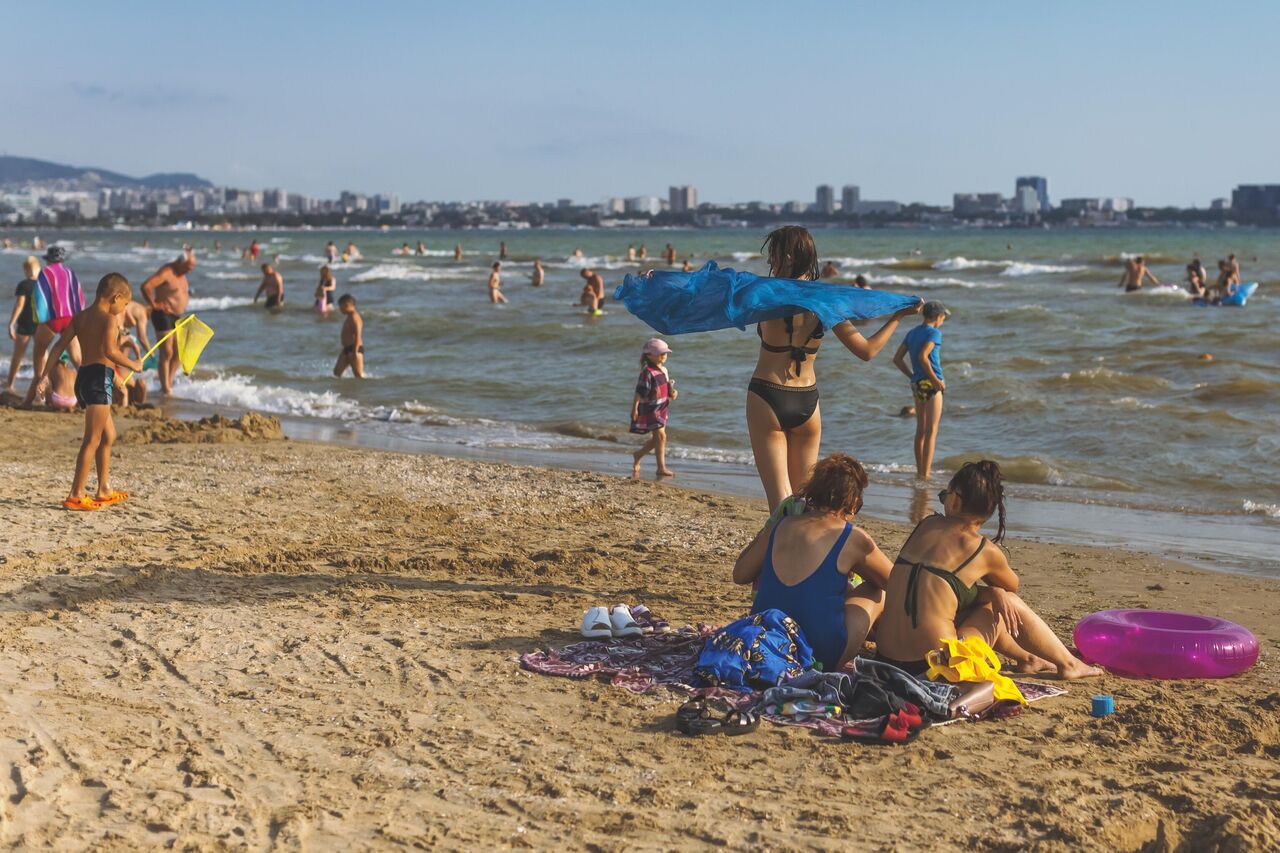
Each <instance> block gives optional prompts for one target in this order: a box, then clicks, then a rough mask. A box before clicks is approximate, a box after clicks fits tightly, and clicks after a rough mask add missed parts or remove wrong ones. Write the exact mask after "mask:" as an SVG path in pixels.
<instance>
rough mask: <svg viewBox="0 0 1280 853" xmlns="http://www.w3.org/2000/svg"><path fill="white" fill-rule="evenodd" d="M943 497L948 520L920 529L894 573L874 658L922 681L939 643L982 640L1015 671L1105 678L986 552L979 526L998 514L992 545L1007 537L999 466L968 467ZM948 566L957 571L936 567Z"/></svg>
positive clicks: (935, 519)
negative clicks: (1081, 657)
mask: <svg viewBox="0 0 1280 853" xmlns="http://www.w3.org/2000/svg"><path fill="white" fill-rule="evenodd" d="M938 499H939V500H940V501H942V506H943V509H944V511H945V513H946V514H945V515H931V516H929V517H928V518H926V519H925V520H924V521H922V522H920V524H918V525H917V526H916V529H915V530H914V531H913V532H912V533H911V536H910V537H908V538H907V541H906V542H905V543H904V544H903V546H902V551H901V552H900V553H899V555H898V559H897V560H896V561H894V564H893V571H891V572H890V573H889V586H888V588H887V589H886V590H885V604H884V611H883V612H882V614H881V616H880V619H879V621H878V622H876V657H877V659H879V660H882V661H885V662H886V663H891V664H893V665H894V666H897V667H899V668H900V669H904V670H906V671H907V672H910V673H912V674H913V675H920V674H922V673H924V672H925V671H926V670H927V669H928V665H927V664H926V663H925V655H927V654H928V653H929V652H930V651H932V650H933V649H935V648H938V646H939V644H940V641H941V640H943V639H951V638H956V637H960V638H963V637H974V636H979V637H982V638H983V639H984V640H986V641H987V643H988V644H990V645H991V646H992V647H993V648H994V649H995V650H996V651H998V652H1000V653H1001V654H1003V655H1005V656H1007V657H1010V658H1012V659H1013V660H1014V661H1015V668H1016V671H1017V672H1021V673H1030V672H1048V671H1055V670H1056V672H1057V674H1058V676H1059V677H1061V678H1088V677H1090V676H1094V675H1102V671H1101V670H1099V669H1096V668H1094V667H1091V666H1088V665H1086V664H1085V663H1084V662H1083V661H1081V660H1079V659H1078V658H1076V657H1074V656H1073V655H1072V654H1071V652H1069V651H1068V650H1067V647H1066V646H1064V645H1063V644H1062V641H1061V640H1059V639H1058V638H1057V636H1056V635H1055V634H1054V633H1053V629H1051V628H1050V627H1049V626H1048V625H1046V624H1045V622H1044V620H1043V619H1041V618H1040V617H1039V616H1038V615H1036V613H1035V611H1033V610H1032V609H1031V608H1030V607H1028V606H1027V605H1026V603H1025V602H1024V601H1023V600H1022V599H1021V598H1019V597H1018V596H1017V595H1016V593H1017V591H1018V576H1017V575H1015V574H1014V573H1013V569H1011V568H1009V561H1008V559H1007V558H1006V557H1005V555H1004V552H1003V551H1002V550H1001V549H1000V548H988V547H987V538H986V537H985V536H983V535H982V531H981V528H982V525H983V524H985V523H986V522H987V521H988V520H989V519H990V518H991V516H992V515H993V514H994V513H996V512H999V517H1000V527H999V530H998V531H997V533H996V535H995V537H993V538H992V540H991V541H992V542H994V543H996V544H999V543H1000V540H1002V539H1003V538H1004V483H1003V478H1002V477H1001V474H1000V466H999V465H998V464H996V463H995V462H992V461H991V460H983V461H981V462H969V463H967V464H965V465H964V466H963V467H962V468H961V469H960V470H959V471H957V472H956V475H955V476H954V477H952V478H951V482H950V483H949V484H948V485H947V488H946V489H945V490H943V491H942V492H941V493H940V494H939V495H938ZM950 566H955V568H954V569H952V568H939V567H950ZM978 581H985V583H986V585H985V586H978Z"/></svg>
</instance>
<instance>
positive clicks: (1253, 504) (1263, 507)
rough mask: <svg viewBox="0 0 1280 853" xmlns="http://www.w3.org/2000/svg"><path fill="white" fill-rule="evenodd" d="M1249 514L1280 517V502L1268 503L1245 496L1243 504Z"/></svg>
mask: <svg viewBox="0 0 1280 853" xmlns="http://www.w3.org/2000/svg"><path fill="white" fill-rule="evenodd" d="M1242 506H1243V507H1244V511H1245V512H1247V513H1249V515H1265V516H1266V517H1267V518H1280V504H1266V503H1259V502H1257V501H1251V500H1249V499H1248V498H1245V501H1244V503H1243V504H1242Z"/></svg>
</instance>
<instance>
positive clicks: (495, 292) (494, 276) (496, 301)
mask: <svg viewBox="0 0 1280 853" xmlns="http://www.w3.org/2000/svg"><path fill="white" fill-rule="evenodd" d="M489 302H490V303H491V304H493V305H506V304H507V297H505V296H503V295H502V262H501V261H494V262H493V271H492V272H491V273H489Z"/></svg>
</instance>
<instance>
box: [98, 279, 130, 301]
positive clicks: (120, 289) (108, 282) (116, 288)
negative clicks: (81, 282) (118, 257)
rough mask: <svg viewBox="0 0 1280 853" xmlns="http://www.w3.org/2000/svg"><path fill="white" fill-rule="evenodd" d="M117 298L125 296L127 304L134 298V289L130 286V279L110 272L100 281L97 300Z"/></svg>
mask: <svg viewBox="0 0 1280 853" xmlns="http://www.w3.org/2000/svg"><path fill="white" fill-rule="evenodd" d="M116 296H123V297H124V299H125V301H126V302H127V301H128V300H130V299H132V298H133V288H132V287H130V286H129V279H127V278H125V277H124V276H122V275H120V273H118V272H109V273H107V274H106V275H104V276H103V277H102V278H101V279H99V281H98V292H97V298H98V299H111V298H113V297H116Z"/></svg>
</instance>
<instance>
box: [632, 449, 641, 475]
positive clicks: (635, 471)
mask: <svg viewBox="0 0 1280 853" xmlns="http://www.w3.org/2000/svg"><path fill="white" fill-rule="evenodd" d="M631 458H632V459H634V460H635V463H634V464H633V465H632V466H631V479H633V480H639V479H640V460H641V459H644V454H643V453H632V454H631Z"/></svg>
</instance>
